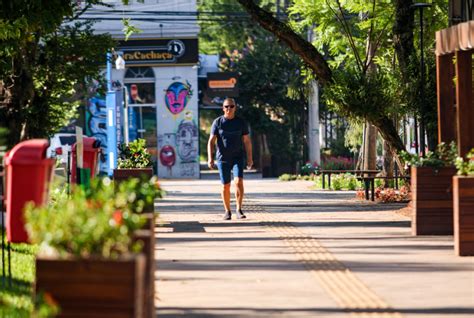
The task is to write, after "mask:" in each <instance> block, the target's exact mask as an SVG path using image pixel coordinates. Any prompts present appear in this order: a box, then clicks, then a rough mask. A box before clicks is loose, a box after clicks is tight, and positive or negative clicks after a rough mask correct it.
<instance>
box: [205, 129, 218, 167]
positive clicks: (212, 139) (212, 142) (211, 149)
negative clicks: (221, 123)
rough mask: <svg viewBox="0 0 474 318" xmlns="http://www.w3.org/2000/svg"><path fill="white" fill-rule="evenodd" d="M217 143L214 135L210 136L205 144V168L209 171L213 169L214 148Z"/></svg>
mask: <svg viewBox="0 0 474 318" xmlns="http://www.w3.org/2000/svg"><path fill="white" fill-rule="evenodd" d="M216 141H217V136H216V135H211V136H210V137H209V141H208V142H207V166H208V167H209V169H214V146H215V144H216Z"/></svg>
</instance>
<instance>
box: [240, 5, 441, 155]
mask: <svg viewBox="0 0 474 318" xmlns="http://www.w3.org/2000/svg"><path fill="white" fill-rule="evenodd" d="M237 1H238V2H239V3H240V4H241V5H242V6H243V7H244V8H245V10H246V11H247V12H248V13H249V14H250V15H251V17H252V18H253V19H254V20H255V21H257V22H258V23H259V24H260V25H261V26H262V27H263V28H265V29H267V30H268V31H270V32H272V33H273V34H274V35H275V36H277V37H278V38H279V39H280V40H281V41H282V42H283V43H285V44H286V45H288V46H289V47H290V48H291V50H293V51H294V52H295V53H296V54H298V55H299V56H301V58H302V59H303V60H304V62H305V63H306V64H307V65H308V67H309V68H311V69H312V70H313V72H314V74H315V76H316V77H317V79H318V80H319V82H320V83H321V84H323V85H324V86H325V87H326V90H327V91H328V92H329V94H326V97H327V98H328V99H329V100H328V101H329V103H330V104H332V105H333V107H334V109H335V110H337V111H338V112H339V113H342V114H344V115H346V116H352V117H353V118H356V119H359V120H367V121H368V122H370V123H371V124H373V125H374V126H376V127H377V128H378V130H379V132H380V133H381V135H382V137H383V138H384V139H385V140H386V141H387V142H388V143H389V145H390V146H391V148H392V149H394V150H397V151H400V150H403V149H404V145H403V143H402V141H401V139H400V137H399V135H398V132H397V129H396V128H395V125H394V123H393V121H392V120H391V117H392V116H391V114H393V113H394V106H397V107H398V106H402V105H400V103H396V104H395V105H394V103H392V102H391V101H394V100H397V98H396V97H397V94H398V97H400V96H404V97H405V99H407V98H408V97H407V96H409V97H410V98H411V100H410V101H407V103H406V104H413V103H410V102H413V101H418V100H417V96H416V94H415V93H414V92H413V91H411V92H410V91H409V89H410V88H411V87H412V86H411V87H406V88H407V90H406V91H405V92H401V93H400V92H398V93H397V88H402V90H403V89H404V87H403V85H401V86H400V85H399V84H404V83H406V82H407V80H408V79H412V81H413V78H416V79H417V78H419V70H418V69H416V63H415V62H414V61H417V60H418V59H417V55H416V49H415V45H414V41H413V39H414V34H415V30H414V29H415V24H414V11H413V9H412V8H411V7H410V6H411V5H412V4H413V1H407V0H397V1H388V0H386V1H385V0H371V1H369V0H365V1H364V0H362V1H339V0H311V1H310V0H295V1H293V5H292V6H291V7H290V8H289V19H288V20H287V21H280V20H278V19H277V18H276V17H274V15H273V14H272V13H271V12H269V11H267V10H265V9H264V8H262V7H260V6H259V5H258V4H257V3H256V2H254V1H252V0H237ZM445 4H446V1H434V3H433V8H432V9H431V10H432V12H433V14H432V15H431V17H436V18H439V19H438V20H437V21H441V22H437V23H436V24H435V25H433V26H431V29H430V32H431V34H432V33H433V32H434V28H435V27H437V26H440V23H444V22H445V21H446V20H445V19H441V18H442V14H443V12H444V11H443V9H444V7H443V6H445ZM308 30H310V31H311V32H314V34H315V36H314V39H315V40H314V43H310V42H309V41H307V40H306V39H305V36H304V35H305V31H308ZM430 32H428V34H429V33H430ZM432 43H433V42H431V43H430V44H432ZM370 67H372V68H373V70H372V71H371V72H368V70H369V68H370ZM398 73H399V74H401V79H398V78H394V77H395V76H396V75H397V74H398ZM390 77H392V79H390ZM390 84H392V86H391V87H390ZM348 85H349V87H352V88H353V90H348V89H347V87H348ZM417 87H418V91H419V86H417ZM403 93H406V94H403ZM354 94H355V95H354ZM353 96H355V98H352V97H353ZM431 102H432V100H431ZM415 105H418V108H420V105H419V103H415ZM422 106H423V107H426V106H424V105H422ZM424 109H425V110H426V109H428V108H424ZM395 112H398V110H396V111H395Z"/></svg>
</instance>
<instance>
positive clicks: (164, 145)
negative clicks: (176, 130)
mask: <svg viewBox="0 0 474 318" xmlns="http://www.w3.org/2000/svg"><path fill="white" fill-rule="evenodd" d="M174 145H176V135H175V134H164V135H159V136H158V147H159V149H160V152H159V158H160V163H161V164H162V165H163V166H165V167H166V170H167V176H166V177H172V176H173V166H174V165H175V163H176V151H175V148H174Z"/></svg>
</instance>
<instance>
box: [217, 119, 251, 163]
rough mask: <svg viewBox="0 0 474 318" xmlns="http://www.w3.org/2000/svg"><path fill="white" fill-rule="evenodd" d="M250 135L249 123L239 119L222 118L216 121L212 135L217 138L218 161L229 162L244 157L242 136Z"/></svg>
mask: <svg viewBox="0 0 474 318" xmlns="http://www.w3.org/2000/svg"><path fill="white" fill-rule="evenodd" d="M248 134H249V128H248V126H247V123H246V122H245V121H244V120H243V119H241V118H239V117H234V118H232V119H226V118H225V117H224V116H220V117H218V118H216V119H215V120H214V122H213V123H212V127H211V135H215V136H217V153H216V160H217V161H223V162H226V161H229V160H232V159H234V158H240V157H243V155H244V147H243V143H242V136H243V135H248Z"/></svg>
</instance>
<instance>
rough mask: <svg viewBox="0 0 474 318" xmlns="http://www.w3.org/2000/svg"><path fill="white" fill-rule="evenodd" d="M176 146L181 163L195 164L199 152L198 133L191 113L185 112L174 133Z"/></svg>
mask: <svg viewBox="0 0 474 318" xmlns="http://www.w3.org/2000/svg"><path fill="white" fill-rule="evenodd" d="M176 146H177V149H178V156H179V158H180V159H181V162H195V161H196V160H197V158H198V155H199V154H198V152H199V148H198V147H199V132H198V128H197V126H196V124H195V123H194V121H193V113H192V112H190V111H186V112H185V115H184V119H183V120H181V122H180V123H179V125H178V129H177V131H176Z"/></svg>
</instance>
